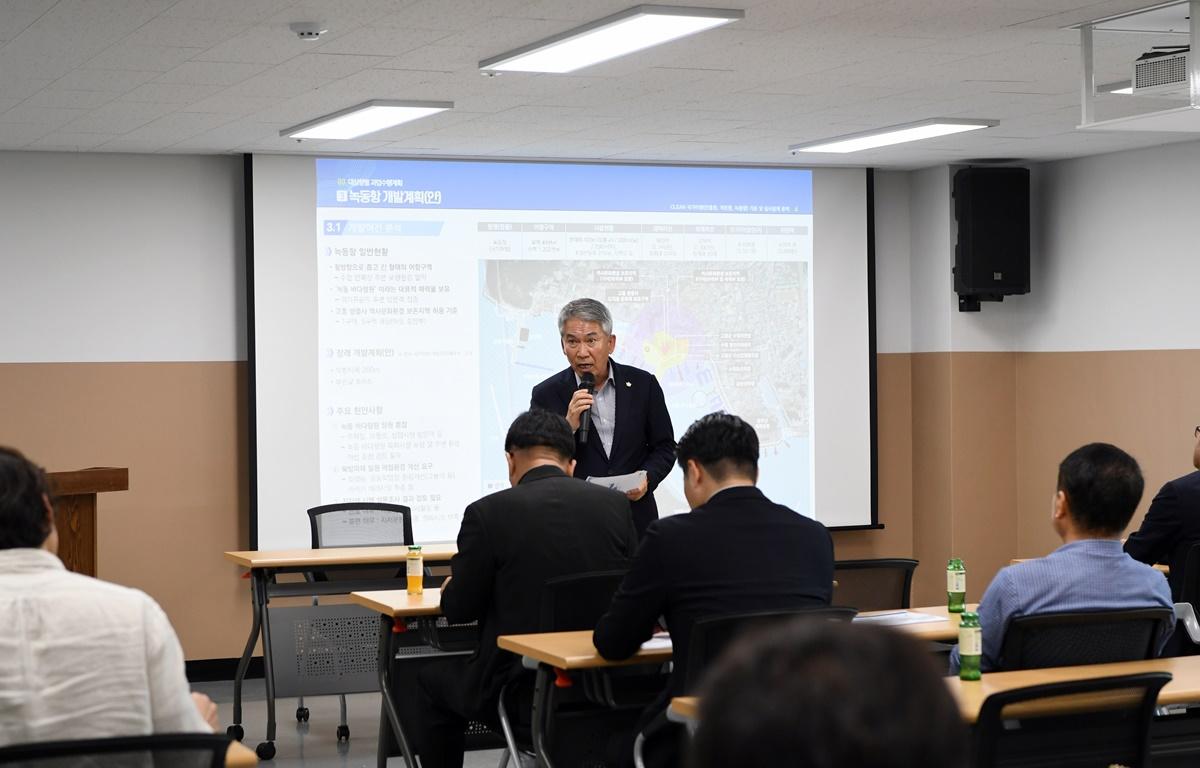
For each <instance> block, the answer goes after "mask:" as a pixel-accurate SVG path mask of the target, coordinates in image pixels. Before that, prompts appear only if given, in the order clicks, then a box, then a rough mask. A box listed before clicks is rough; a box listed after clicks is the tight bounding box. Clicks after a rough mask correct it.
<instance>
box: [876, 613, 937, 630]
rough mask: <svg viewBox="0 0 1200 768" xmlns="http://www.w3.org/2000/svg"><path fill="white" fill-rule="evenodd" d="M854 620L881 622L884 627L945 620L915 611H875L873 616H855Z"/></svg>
mask: <svg viewBox="0 0 1200 768" xmlns="http://www.w3.org/2000/svg"><path fill="white" fill-rule="evenodd" d="M854 620H855V621H865V622H870V623H871V624H882V625H883V626H885V627H899V626H903V625H905V624H928V623H931V622H935V621H945V619H944V618H942V617H941V616H931V615H930V614H928V613H917V612H916V611H887V612H886V613H877V614H875V615H874V616H855V617H854Z"/></svg>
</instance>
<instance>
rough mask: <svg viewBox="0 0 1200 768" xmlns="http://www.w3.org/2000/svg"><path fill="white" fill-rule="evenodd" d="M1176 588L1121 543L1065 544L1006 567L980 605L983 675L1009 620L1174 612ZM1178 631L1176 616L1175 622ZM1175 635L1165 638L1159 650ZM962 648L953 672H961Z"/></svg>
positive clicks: (992, 662) (955, 652) (1088, 541)
mask: <svg viewBox="0 0 1200 768" xmlns="http://www.w3.org/2000/svg"><path fill="white" fill-rule="evenodd" d="M1172 606H1173V603H1172V602H1171V588H1170V586H1168V584H1167V579H1166V577H1165V576H1164V575H1163V574H1162V572H1161V571H1156V570H1155V569H1153V568H1151V567H1150V566H1148V565H1145V564H1144V563H1139V562H1138V561H1136V560H1134V559H1133V558H1132V557H1130V556H1129V555H1127V554H1125V552H1124V550H1122V549H1121V542H1119V541H1117V540H1116V539H1083V540H1081V541H1073V542H1071V543H1070V544H1063V545H1062V546H1061V547H1059V548H1058V549H1056V550H1054V551H1053V552H1051V553H1050V554H1049V555H1047V556H1046V557H1042V558H1039V559H1037V560H1028V561H1026V562H1024V563H1017V564H1016V565H1010V566H1008V567H1007V568H1001V569H1000V572H999V573H997V574H996V578H994V579H992V583H991V584H989V585H988V588H987V591H986V592H984V593H983V599H982V600H980V601H979V624H980V627H982V629H983V658H982V660H981V664H982V668H983V671H985V672H986V671H988V670H990V669H995V668H996V665H997V663H998V661H999V657H1000V648H1001V646H1002V644H1003V642H1004V631H1005V629H1007V627H1008V622H1009V619H1012V618H1013V617H1014V616H1028V615H1031V614H1038V613H1063V612H1067V611H1116V610H1123V609H1132V608H1160V607H1161V608H1171V607H1172ZM1171 621H1172V626H1174V617H1172V619H1171ZM1170 636H1171V633H1170V631H1168V632H1167V633H1165V634H1164V635H1163V637H1161V638H1159V644H1158V650H1159V651H1160V652H1161V651H1162V646H1163V645H1164V644H1165V643H1166V642H1167V638H1168V637H1170ZM958 664H959V662H958V647H957V646H956V647H955V648H954V650H953V651H951V652H950V673H951V674H957V673H958Z"/></svg>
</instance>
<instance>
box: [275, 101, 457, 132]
mask: <svg viewBox="0 0 1200 768" xmlns="http://www.w3.org/2000/svg"><path fill="white" fill-rule="evenodd" d="M453 108H454V102H452V101H387V100H384V99H375V100H372V101H367V102H364V103H362V104H359V105H358V106H354V107H350V108H349V109H343V110H341V111H339V112H334V113H333V114H331V115H325V116H324V117H318V118H317V119H316V120H309V121H308V122H307V123H301V124H300V125H294V126H292V127H291V128H288V129H286V130H283V131H280V132H279V135H280V136H290V137H291V138H293V139H355V138H358V137H359V136H365V135H367V134H368V133H375V132H376V131H382V130H383V129H384V128H391V127H392V126H393V125H400V124H401V123H407V122H410V121H412V120H418V119H420V118H422V117H428V116H429V115H434V114H437V113H438V112H444V111H446V110H447V109H453Z"/></svg>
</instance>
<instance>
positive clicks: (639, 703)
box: [498, 570, 666, 768]
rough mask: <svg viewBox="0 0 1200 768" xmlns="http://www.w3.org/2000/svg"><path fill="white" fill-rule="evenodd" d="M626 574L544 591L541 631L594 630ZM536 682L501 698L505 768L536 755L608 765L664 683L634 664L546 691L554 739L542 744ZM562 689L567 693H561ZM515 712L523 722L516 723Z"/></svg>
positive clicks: (557, 583) (592, 576)
mask: <svg viewBox="0 0 1200 768" xmlns="http://www.w3.org/2000/svg"><path fill="white" fill-rule="evenodd" d="M624 577H625V571H623V570H614V571H592V572H588V573H579V574H571V575H568V576H560V577H557V578H553V579H550V580H548V581H547V582H546V584H545V586H544V587H543V588H542V596H541V603H540V608H539V618H538V631H539V632H571V631H580V630H591V629H592V628H593V627H595V626H596V622H598V621H599V620H600V617H601V616H603V615H604V613H605V612H606V611H607V610H608V607H609V605H611V603H612V598H613V595H614V594H615V593H616V591H617V587H619V586H620V584H621V580H622V579H623V578H624ZM531 682H532V676H531V675H524V676H523V677H522V679H521V680H519V681H517V682H516V683H515V684H514V683H510V684H509V685H506V686H505V687H504V688H503V689H502V690H501V692H500V705H499V708H498V709H499V714H500V727H501V731H502V732H503V733H504V738H505V743H506V745H507V750H506V753H505V755H504V756H502V758H501V762H500V765H501V768H503V766H505V765H506V763H507V762H508V759H509V756H514V757H515V759H516V762H517V763H518V764H521V763H522V762H524V761H532V760H533V752H534V750H535V749H536V750H537V751H538V752H540V753H542V754H543V755H549V756H550V757H551V762H552V763H554V764H557V765H590V764H593V763H603V762H604V757H605V748H606V747H607V745H608V736H609V734H611V733H614V732H620V731H621V730H622V729H625V730H627V729H629V728H632V726H633V725H634V723H635V722H636V720H637V717H638V715H640V713H641V711H642V710H643V709H644V708H645V707H646V706H648V705H649V704H650V702H651V701H653V700H654V698H655V697H656V696H657V695H658V694H659V692H660V691H661V690H662V688H663V685H664V684H665V682H666V681H665V677H664V676H663V674H662V672H661V668H660V665H657V664H655V665H632V666H625V667H616V668H612V669H603V670H577V671H575V672H574V673H572V674H571V676H570V677H569V678H567V677H566V676H565V675H564V676H563V677H561V678H560V679H559V680H558V681H557V683H559V684H553V685H550V686H547V688H546V689H545V690H544V691H542V692H541V695H542V698H541V699H540V700H539V701H538V702H537V706H538V707H539V708H540V709H543V710H544V711H545V712H546V713H549V714H548V715H547V716H546V722H548V723H550V724H552V729H551V730H552V732H551V733H548V734H546V735H545V738H544V740H542V741H541V743H536V744H535V735H534V733H533V729H532V722H531V718H529V717H528V716H521V715H528V713H530V712H531V711H532V709H533V706H532V705H533V696H532V694H533V693H534V692H533V691H532V690H531V687H530V684H531ZM560 686H561V687H560ZM514 713H515V714H516V715H517V716H514Z"/></svg>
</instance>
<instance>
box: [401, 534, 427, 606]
mask: <svg viewBox="0 0 1200 768" xmlns="http://www.w3.org/2000/svg"><path fill="white" fill-rule="evenodd" d="M405 562H406V564H407V566H408V568H407V571H406V572H407V573H408V594H410V595H419V594H422V593H423V592H424V591H425V562H424V559H423V558H422V557H421V545H420V544H413V545H411V546H409V548H408V556H407V557H405Z"/></svg>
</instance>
